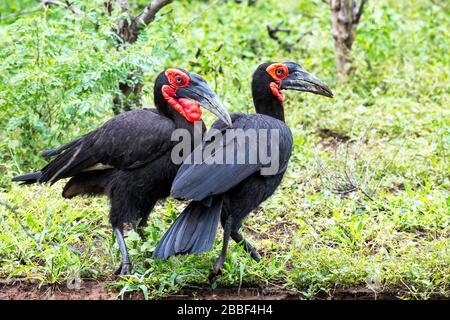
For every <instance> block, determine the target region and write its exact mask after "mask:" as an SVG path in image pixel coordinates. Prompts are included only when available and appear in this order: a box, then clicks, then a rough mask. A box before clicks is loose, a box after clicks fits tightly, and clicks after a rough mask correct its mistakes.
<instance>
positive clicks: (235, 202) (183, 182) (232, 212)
mask: <svg viewBox="0 0 450 320" xmlns="http://www.w3.org/2000/svg"><path fill="white" fill-rule="evenodd" d="M284 89H293V90H300V91H306V92H312V93H315V94H320V95H323V96H327V97H332V96H333V94H332V92H331V91H330V89H329V88H328V87H327V86H326V85H325V84H324V83H322V82H321V81H320V80H318V79H317V78H316V77H314V76H312V75H311V74H309V73H308V72H306V71H305V70H303V68H302V67H301V66H300V65H298V64H297V63H294V62H284V63H272V62H270V63H263V64H261V65H260V66H259V67H258V68H257V69H256V71H255V73H254V75H253V81H252V94H253V102H254V105H255V109H256V112H257V113H256V114H244V113H232V114H231V119H232V121H233V128H232V129H227V128H226V124H225V123H223V122H222V121H220V120H218V121H216V122H215V123H214V124H213V126H212V127H211V129H210V132H211V131H212V130H213V129H216V130H219V132H220V133H221V134H222V135H221V137H220V138H219V139H218V141H219V142H218V143H219V144H218V148H222V150H220V151H221V152H222V154H225V153H226V152H227V151H226V149H227V148H228V147H229V146H230V141H234V142H236V141H237V140H236V135H235V134H236V132H237V130H239V129H243V130H245V131H248V130H255V131H256V132H257V136H256V137H257V141H256V140H255V141H256V144H257V145H259V146H261V144H260V143H262V146H263V147H262V148H263V149H265V148H266V147H268V148H269V149H270V150H272V145H271V144H273V143H275V142H273V141H274V140H272V139H271V138H267V139H266V140H262V139H264V138H263V135H261V134H260V133H261V132H262V131H263V129H266V130H267V131H269V132H274V131H272V130H275V131H277V132H278V133H279V139H278V143H277V144H276V145H274V146H273V147H275V148H277V150H278V152H279V153H278V158H277V159H274V158H272V159H271V161H278V169H277V170H276V171H275V172H273V173H272V174H270V175H265V174H263V173H262V171H263V168H264V167H265V164H267V163H264V164H263V162H262V159H261V158H259V157H258V158H257V159H256V160H257V161H255V162H253V163H251V162H250V161H249V159H250V154H249V152H250V148H249V146H248V145H246V146H245V148H244V149H242V148H238V147H236V145H238V143H235V144H234V146H233V147H232V148H231V152H232V153H234V154H233V159H234V162H232V163H229V162H225V163H222V164H220V163H211V162H208V161H207V160H208V158H204V159H202V160H201V161H197V162H195V161H194V162H193V163H192V160H193V159H192V156H190V157H187V158H186V160H185V162H184V163H183V165H182V166H181V167H180V169H179V170H178V173H177V176H176V178H175V180H174V182H173V185H172V190H171V194H172V196H174V197H175V198H179V199H189V200H193V201H192V202H191V203H190V204H189V205H188V206H187V207H186V209H185V210H184V211H183V213H182V214H181V215H180V216H179V217H178V218H177V219H176V220H175V222H174V223H173V224H172V226H171V227H170V228H169V230H168V231H167V232H166V233H165V235H164V236H163V238H162V239H161V240H160V242H159V243H158V245H157V247H156V249H155V251H154V252H153V256H154V257H155V258H157V259H167V258H168V257H170V256H172V255H175V254H185V253H198V252H202V251H205V250H209V249H210V248H211V247H212V245H213V243H214V238H215V235H216V230H217V225H218V221H219V217H220V218H221V224H222V226H223V229H224V237H223V246H222V251H221V254H220V256H219V257H218V259H217V260H216V263H215V265H214V268H213V270H212V271H211V276H215V275H217V274H218V272H219V271H220V269H221V268H222V266H223V264H224V262H225V257H226V252H227V246H228V241H229V238H230V236H231V238H232V239H233V240H234V241H236V242H238V243H240V242H242V243H243V245H244V248H245V250H246V251H247V252H249V253H250V254H251V257H252V258H253V259H255V260H256V261H259V260H260V255H259V254H258V252H257V251H256V249H255V248H254V247H253V246H252V245H251V244H250V243H249V242H248V241H247V240H245V239H244V238H243V236H242V235H241V233H240V232H239V229H240V227H241V225H242V222H243V219H244V218H245V217H246V216H247V215H248V214H249V213H250V212H251V211H252V210H254V209H255V208H256V207H257V206H258V205H259V204H260V203H262V202H263V201H265V200H266V199H267V198H268V197H269V196H271V195H272V194H273V192H274V191H275V189H276V188H277V187H278V185H279V184H280V182H281V180H282V177H283V175H284V172H285V171H286V168H287V164H288V161H289V158H290V155H291V150H292V134H291V131H290V129H289V127H288V126H287V125H286V124H285V122H284V109H283V102H284V94H283V93H282V91H281V90H284ZM273 134H274V133H272V135H273ZM207 137H208V134H207ZM266 137H269V136H268V135H267V136H266ZM215 139H217V138H212V135H211V137H210V138H209V139H208V138H207V139H205V140H204V142H203V146H199V147H198V148H201V147H203V150H206V149H207V147H208V146H209V145H210V144H211V143H212V142H213V141H214V140H215ZM255 141H253V143H255ZM216 148H217V144H216ZM239 152H240V153H244V154H245V157H244V159H246V162H245V163H244V164H242V163H241V164H239V163H237V162H236V158H237V157H238V156H239V154H238V153H239ZM194 153H195V151H194ZM215 153H216V154H221V153H220V152H217V149H216V151H215ZM272 156H274V157H275V155H274V154H273V155H272ZM241 159H242V154H241ZM188 160H189V161H188ZM191 163H192V164H191Z"/></svg>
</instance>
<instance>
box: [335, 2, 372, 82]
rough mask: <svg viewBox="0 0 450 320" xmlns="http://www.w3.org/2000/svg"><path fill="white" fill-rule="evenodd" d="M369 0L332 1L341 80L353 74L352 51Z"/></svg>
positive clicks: (336, 52) (336, 56) (337, 61)
mask: <svg viewBox="0 0 450 320" xmlns="http://www.w3.org/2000/svg"><path fill="white" fill-rule="evenodd" d="M366 1H367V0H361V1H360V3H359V5H358V1H357V0H331V1H330V7H331V26H332V33H333V38H334V54H335V58H336V67H337V71H338V74H339V79H340V80H345V79H346V78H347V76H348V75H349V74H350V73H351V72H352V59H351V49H352V45H353V42H354V41H355V36H356V29H357V26H358V23H359V20H360V18H361V14H362V12H363V8H364V4H365V3H366Z"/></svg>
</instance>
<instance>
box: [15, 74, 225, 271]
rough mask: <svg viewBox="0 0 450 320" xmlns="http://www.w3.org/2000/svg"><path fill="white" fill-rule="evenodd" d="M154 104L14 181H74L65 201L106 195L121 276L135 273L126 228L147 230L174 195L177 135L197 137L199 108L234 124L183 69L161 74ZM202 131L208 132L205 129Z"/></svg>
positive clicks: (111, 122) (63, 148)
mask: <svg viewBox="0 0 450 320" xmlns="http://www.w3.org/2000/svg"><path fill="white" fill-rule="evenodd" d="M154 103H155V106H156V109H141V110H132V111H128V112H124V113H122V114H119V115H117V116H115V117H114V118H112V119H110V120H109V121H107V122H106V123H105V124H103V125H102V126H101V127H100V128H98V129H96V130H94V131H92V132H89V133H88V134H85V135H83V136H81V137H79V138H77V139H75V140H73V141H71V142H69V143H67V144H65V145H63V146H61V147H59V148H58V149H55V150H50V151H45V152H44V153H43V155H44V156H45V157H50V156H55V155H57V157H56V158H55V159H53V160H52V161H50V162H49V163H48V164H47V165H46V166H45V167H44V168H43V169H42V170H41V171H38V172H34V173H30V174H25V175H22V176H18V177H15V178H13V181H22V182H23V183H25V184H30V183H35V182H41V183H43V182H50V183H51V184H53V183H55V182H56V181H58V180H60V179H63V178H69V177H71V179H70V180H69V181H68V182H67V184H66V185H65V187H64V190H63V193H62V195H63V197H65V198H72V197H74V196H76V195H82V194H88V195H99V194H102V195H107V196H108V197H109V198H110V204H111V209H110V212H109V219H110V222H111V225H112V228H113V230H114V233H115V235H116V238H117V242H118V244H119V248H120V252H121V256H122V264H121V267H120V269H119V270H118V273H119V274H129V273H130V272H131V262H130V259H129V257H128V252H127V248H126V245H125V241H124V238H123V227H124V224H125V223H132V224H134V223H135V222H137V221H138V220H139V219H140V223H139V227H143V226H145V224H146V221H147V218H148V215H149V214H150V212H151V210H152V209H153V207H154V205H155V204H156V202H157V201H158V200H160V199H163V198H165V197H167V196H169V194H170V187H171V185H172V181H173V179H174V178H175V175H176V173H177V170H178V168H179V167H180V164H175V163H174V162H173V161H172V160H171V151H172V148H173V147H174V145H175V144H176V142H174V141H171V135H172V132H173V131H174V130H175V129H186V130H188V132H189V133H190V134H191V135H193V134H194V129H195V128H196V127H195V126H194V122H195V121H199V120H201V116H202V111H201V109H200V106H202V107H204V108H206V109H208V110H210V111H212V112H213V113H214V114H215V115H216V116H218V117H219V118H220V119H222V120H223V121H225V122H226V123H227V124H231V119H230V116H229V114H228V112H227V110H226V109H225V107H224V106H223V104H222V102H221V101H220V100H219V99H218V98H217V96H216V95H215V93H214V92H213V91H212V90H211V89H210V88H209V86H208V84H207V83H206V81H205V80H204V79H203V78H202V77H200V76H198V75H196V74H193V73H189V72H187V71H186V70H183V69H176V68H173V69H167V70H166V71H165V72H161V73H160V74H159V76H158V77H157V79H156V82H155V86H154ZM201 128H202V130H203V131H205V130H206V128H205V126H204V124H202V126H201ZM194 140H195V139H191V141H194ZM192 147H193V146H192Z"/></svg>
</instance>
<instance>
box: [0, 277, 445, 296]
mask: <svg viewBox="0 0 450 320" xmlns="http://www.w3.org/2000/svg"><path fill="white" fill-rule="evenodd" d="M401 291H402V290H399V291H397V292H388V293H378V294H377V293H375V292H373V291H372V290H370V289H368V288H367V287H364V286H357V287H351V288H345V289H336V290H334V291H333V292H331V293H330V295H327V294H319V295H318V296H316V299H320V300H393V299H399V297H400V296H402V295H404V294H405V293H404V292H403V294H402V292H401ZM117 296H118V291H117V290H112V289H110V288H108V287H107V286H106V285H105V284H104V283H102V282H98V281H93V280H84V281H83V282H82V283H81V285H80V286H79V288H78V289H69V288H68V287H67V286H65V285H58V286H47V285H42V286H39V285H38V284H35V283H32V282H29V281H22V280H11V281H3V280H0V300H114V299H117ZM302 297H303V296H302V294H301V293H296V292H294V291H289V290H286V289H282V288H276V287H269V288H262V287H245V288H236V287H233V288H216V289H211V288H208V287H200V286H188V287H185V288H183V289H182V290H181V291H180V292H179V293H178V294H175V295H171V296H169V297H167V298H166V299H168V300H189V299H199V300H297V299H302ZM143 298H144V297H143V295H142V293H138V292H134V293H131V294H128V295H127V296H126V299H133V300H139V299H143ZM431 298H432V299H448V298H445V297H443V296H435V297H431Z"/></svg>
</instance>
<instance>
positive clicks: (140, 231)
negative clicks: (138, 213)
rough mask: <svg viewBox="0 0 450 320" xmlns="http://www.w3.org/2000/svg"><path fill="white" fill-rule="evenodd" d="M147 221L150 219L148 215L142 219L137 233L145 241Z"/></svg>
mask: <svg viewBox="0 0 450 320" xmlns="http://www.w3.org/2000/svg"><path fill="white" fill-rule="evenodd" d="M147 219H148V215H147V216H145V217H143V218H142V219H141V221H139V224H138V226H137V228H136V229H137V233H138V234H139V236H140V237H141V239H142V240H143V241H145V240H146V237H145V234H144V228H145V227H146V226H147Z"/></svg>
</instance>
